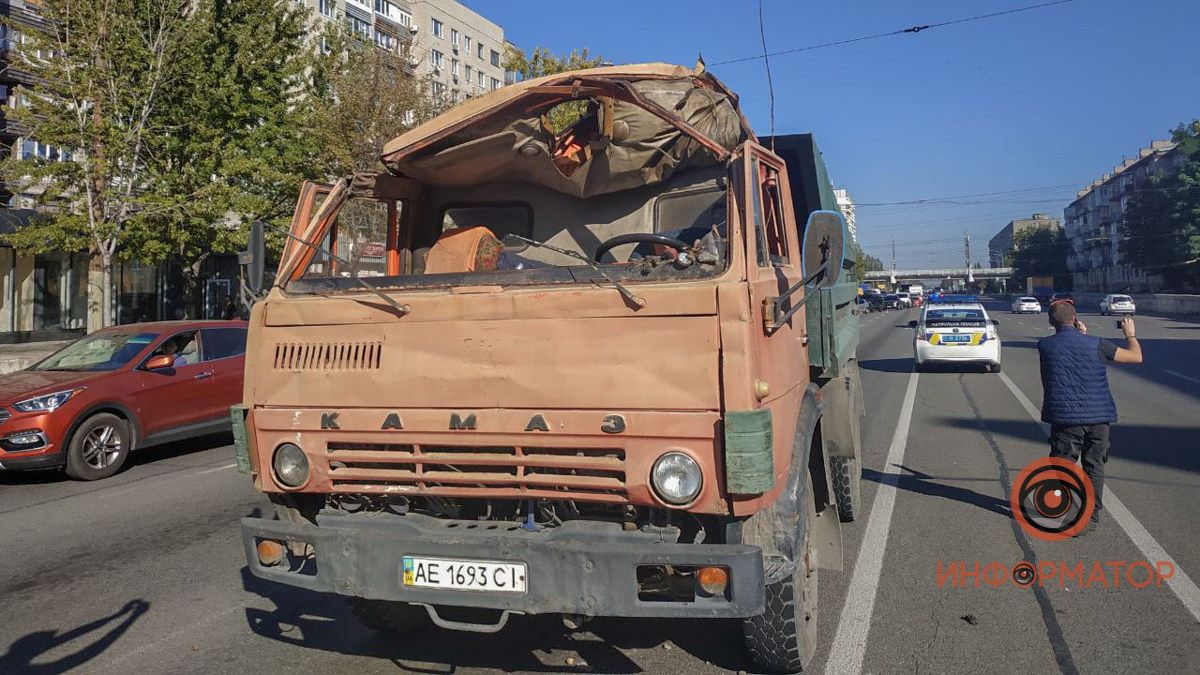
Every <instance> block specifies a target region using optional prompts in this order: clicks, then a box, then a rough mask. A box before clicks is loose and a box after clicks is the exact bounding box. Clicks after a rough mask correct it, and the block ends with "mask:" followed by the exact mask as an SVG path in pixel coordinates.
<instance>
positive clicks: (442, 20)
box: [412, 0, 506, 103]
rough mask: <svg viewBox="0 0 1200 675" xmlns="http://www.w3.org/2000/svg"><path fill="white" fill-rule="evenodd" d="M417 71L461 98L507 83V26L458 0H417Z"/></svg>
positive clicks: (454, 99) (440, 90) (439, 91)
mask: <svg viewBox="0 0 1200 675" xmlns="http://www.w3.org/2000/svg"><path fill="white" fill-rule="evenodd" d="M412 11H413V31H414V33H413V34H414V36H415V41H414V45H413V54H414V56H415V57H416V58H415V59H414V61H415V62H416V64H417V65H416V75H417V76H418V77H424V76H428V77H429V79H430V89H431V93H432V94H433V95H434V96H437V97H439V98H441V97H444V98H445V100H447V101H449V102H451V103H459V102H461V101H464V100H466V99H467V98H469V97H471V96H477V95H479V94H482V93H484V92H487V91H492V90H493V89H499V88H500V87H503V86H504V85H505V83H506V80H505V72H504V49H505V47H504V46H505V41H504V29H503V28H501V27H500V26H499V25H497V24H495V23H493V22H492V21H489V20H488V19H486V18H484V17H483V16H481V15H480V14H478V13H476V12H474V11H472V10H471V9H470V8H468V7H466V6H465V5H463V4H462V3H460V2H456V0H414V2H413V3H412Z"/></svg>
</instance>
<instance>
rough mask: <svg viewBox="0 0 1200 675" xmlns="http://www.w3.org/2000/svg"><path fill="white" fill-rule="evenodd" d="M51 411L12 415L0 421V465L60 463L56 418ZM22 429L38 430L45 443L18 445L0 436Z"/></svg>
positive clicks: (38, 466)
mask: <svg viewBox="0 0 1200 675" xmlns="http://www.w3.org/2000/svg"><path fill="white" fill-rule="evenodd" d="M51 415H53V413H38V414H21V413H18V414H17V415H13V416H12V417H9V418H7V419H5V420H4V421H3V422H0V469H19V470H24V469H50V468H55V467H59V466H62V465H63V462H64V461H65V460H64V457H63V448H62V444H60V443H59V442H58V440H57V436H58V434H59V433H61V432H60V431H59V426H58V424H57V423H59V422H60V420H59V419H57V418H54V419H52V418H51ZM23 432H38V433H40V434H41V435H42V438H43V439H44V440H45V443H44V444H43V445H40V446H35V447H32V448H27V449H26V448H20V447H17V446H13V445H10V444H8V443H6V442H5V441H4V440H3V439H4V438H6V437H8V436H13V435H16V434H19V433H23Z"/></svg>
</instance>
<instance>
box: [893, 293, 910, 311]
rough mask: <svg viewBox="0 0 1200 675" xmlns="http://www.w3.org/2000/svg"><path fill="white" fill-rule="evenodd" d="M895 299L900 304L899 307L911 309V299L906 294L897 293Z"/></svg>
mask: <svg viewBox="0 0 1200 675" xmlns="http://www.w3.org/2000/svg"><path fill="white" fill-rule="evenodd" d="M896 299H897V300H898V301H899V302H900V306H901V307H912V297H910V296H909V294H908V293H904V292H901V293H897V294H896Z"/></svg>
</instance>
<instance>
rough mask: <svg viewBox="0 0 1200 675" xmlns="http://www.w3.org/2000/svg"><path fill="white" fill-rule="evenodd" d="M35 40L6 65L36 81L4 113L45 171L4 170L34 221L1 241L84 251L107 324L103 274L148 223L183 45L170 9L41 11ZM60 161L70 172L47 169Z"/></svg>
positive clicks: (62, 3) (138, 4) (180, 21)
mask: <svg viewBox="0 0 1200 675" xmlns="http://www.w3.org/2000/svg"><path fill="white" fill-rule="evenodd" d="M42 13H43V16H44V17H45V19H46V25H47V29H46V30H44V31H38V30H32V29H29V28H28V27H26V28H24V32H25V37H26V39H25V40H24V41H23V42H21V43H19V44H17V45H15V47H14V52H15V53H14V54H13V55H12V56H13V58H15V60H16V61H17V62H18V63H19V64H20V66H21V67H22V68H23V69H25V70H27V71H29V72H31V73H32V74H33V75H34V77H35V78H36V79H37V80H38V81H39V82H40V84H39V87H38V88H37V89H36V90H34V91H26V90H21V91H18V92H17V96H18V100H21V101H23V102H25V103H26V105H23V106H21V107H18V108H17V109H15V110H13V111H12V116H13V119H14V120H15V121H17V122H18V123H19V124H21V125H24V126H25V127H26V128H27V129H28V130H29V136H30V137H32V138H36V139H37V140H38V141H39V142H41V143H44V144H46V145H48V146H51V147H52V148H54V149H55V150H53V151H51V152H50V154H51V155H52V156H51V157H50V158H49V159H48V160H34V161H21V160H20V158H19V155H18V156H17V157H14V158H13V159H10V160H8V161H7V162H6V163H5V167H4V172H3V173H4V177H5V179H6V181H7V182H8V183H9V184H10V185H15V186H17V187H18V189H20V190H21V191H22V192H23V193H24V194H25V195H27V196H28V198H30V199H32V200H33V201H34V204H35V205H38V206H43V207H46V208H45V216H46V217H45V218H42V219H39V220H38V221H37V222H35V223H33V224H31V225H30V226H29V227H27V228H25V229H23V230H22V231H20V232H18V233H16V234H14V235H12V236H11V237H10V243H12V244H13V245H15V246H17V247H18V248H21V249H23V250H26V251H29V252H32V253H39V252H47V251H83V250H86V251H88V252H89V254H90V255H91V259H92V264H93V267H94V268H98V269H99V270H100V271H101V272H102V276H103V282H102V283H103V288H102V289H101V295H102V307H101V320H102V322H103V323H105V324H108V323H111V308H112V302H111V288H112V283H111V281H112V270H113V263H114V261H115V260H116V259H117V255H118V253H129V252H128V251H123V250H122V248H121V245H122V244H123V243H124V242H125V240H126V239H127V235H128V233H129V231H130V229H131V228H133V227H137V224H138V222H139V221H144V219H146V218H147V217H149V216H150V215H152V212H151V211H150V209H149V204H148V203H147V200H146V198H145V195H144V193H143V188H144V186H145V185H147V184H148V183H151V182H153V180H154V176H153V173H154V171H155V170H156V168H155V157H154V153H155V150H156V139H158V138H161V137H162V136H164V135H165V134H167V133H169V129H168V127H167V125H166V123H165V122H166V121H165V119H164V115H163V99H164V96H165V95H166V94H167V92H169V91H170V89H171V88H172V87H174V86H176V85H177V83H178V82H179V81H180V79H181V77H182V76H183V70H182V64H183V61H184V59H183V58H181V57H182V56H183V54H184V53H185V50H186V46H187V45H188V43H189V42H190V34H189V32H190V26H189V23H188V21H187V20H186V4H185V3H180V2H178V0H46V2H44V3H42ZM62 153H66V154H67V155H68V156H69V157H70V158H71V159H73V160H74V161H70V162H60V161H55V160H56V159H57V158H58V157H59V156H61V154H62Z"/></svg>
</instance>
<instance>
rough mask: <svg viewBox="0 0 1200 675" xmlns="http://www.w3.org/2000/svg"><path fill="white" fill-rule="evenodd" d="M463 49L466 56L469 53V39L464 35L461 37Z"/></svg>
mask: <svg viewBox="0 0 1200 675" xmlns="http://www.w3.org/2000/svg"><path fill="white" fill-rule="evenodd" d="M463 48H464V49H466V50H467V53H468V54H470V53H471V38H470V37H468V36H466V35H464V36H463Z"/></svg>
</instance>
